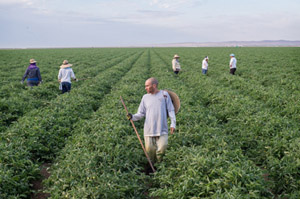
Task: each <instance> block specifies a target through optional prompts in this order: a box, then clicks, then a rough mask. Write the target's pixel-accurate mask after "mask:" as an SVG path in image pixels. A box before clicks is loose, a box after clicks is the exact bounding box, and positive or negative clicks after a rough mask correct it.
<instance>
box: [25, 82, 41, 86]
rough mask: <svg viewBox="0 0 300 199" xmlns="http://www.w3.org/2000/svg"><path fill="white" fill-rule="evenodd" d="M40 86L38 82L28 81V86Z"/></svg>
mask: <svg viewBox="0 0 300 199" xmlns="http://www.w3.org/2000/svg"><path fill="white" fill-rule="evenodd" d="M37 85H39V82H38V81H27V86H37Z"/></svg>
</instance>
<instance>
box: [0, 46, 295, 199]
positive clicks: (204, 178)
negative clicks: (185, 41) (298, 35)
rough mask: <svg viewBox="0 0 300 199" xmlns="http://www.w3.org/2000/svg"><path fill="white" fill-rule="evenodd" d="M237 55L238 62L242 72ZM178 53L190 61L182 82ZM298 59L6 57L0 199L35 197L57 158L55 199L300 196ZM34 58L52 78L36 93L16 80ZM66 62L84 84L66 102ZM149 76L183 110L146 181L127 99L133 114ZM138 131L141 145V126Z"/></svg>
mask: <svg viewBox="0 0 300 199" xmlns="http://www.w3.org/2000/svg"><path fill="white" fill-rule="evenodd" d="M230 53H235V54H236V57H237V60H238V63H237V72H236V75H235V76H232V75H229V67H228V64H229V54H230ZM174 54H179V55H180V57H181V58H180V62H181V67H182V71H181V72H180V73H179V74H178V75H175V74H173V72H172V69H171V59H172V57H173V55H174ZM298 54H299V48H152V49H134V48H132V49H45V50H2V51H0V56H1V57H2V58H3V59H2V61H0V67H1V69H3V70H1V74H0V75H1V81H2V83H1V85H0V86H1V88H0V90H1V92H0V95H1V100H0V111H1V113H2V114H1V117H0V151H1V152H0V198H28V197H29V196H30V193H31V192H32V190H31V183H32V181H33V180H36V179H38V178H39V177H40V176H39V166H40V165H41V164H42V163H44V162H49V161H50V162H52V166H51V170H50V171H51V176H50V178H49V179H48V180H46V182H45V185H46V186H47V192H48V193H51V198H194V199H196V198H299V190H300V173H299V168H300V157H299V154H300V151H299V150H300V148H299V141H300V136H299V132H300V126H299V121H300V116H299V115H300V114H299V113H300V112H299V111H300V107H299V104H300V103H299V99H300V93H299V83H298V82H299V75H300V67H299V63H300V58H299V56H298ZM204 56H209V57H210V60H209V68H208V75H207V76H203V75H202V73H201V62H202V59H203V58H204ZM30 58H35V59H36V60H37V61H38V66H39V67H40V69H41V73H42V77H43V80H44V84H42V85H41V86H39V87H35V88H33V89H28V88H27V87H26V86H25V85H21V84H20V83H19V82H20V80H21V77H22V75H23V73H24V72H25V69H26V67H27V64H28V60H29V59H30ZM64 59H68V60H69V61H70V63H72V64H73V68H74V71H75V74H76V76H77V78H79V79H80V78H82V79H85V80H82V81H79V82H74V83H72V91H71V93H69V94H64V95H61V94H60V92H59V91H58V83H57V82H56V81H57V80H56V79H57V73H58V69H59V65H60V64H61V62H62V61H63V60H64ZM20 66H21V67H20ZM8 67H9V69H10V70H5V68H8ZM152 76H153V77H156V78H157V79H158V80H159V88H161V89H164V88H166V89H171V90H173V91H175V92H176V93H177V94H178V95H179V97H180V100H181V110H180V111H179V113H178V114H177V117H176V119H177V128H176V131H175V134H174V135H170V136H169V147H168V150H167V153H166V155H165V157H164V161H163V162H162V163H161V164H157V165H155V166H156V167H157V170H158V171H157V172H156V173H155V174H150V175H146V174H145V170H146V169H147V160H146V158H145V156H144V154H143V151H142V149H141V146H140V144H139V142H138V140H137V138H136V135H135V133H134V131H133V129H132V127H131V126H130V123H129V122H128V120H127V119H126V113H125V110H124V109H123V107H122V104H121V103H120V98H119V97H120V96H122V97H123V99H124V101H125V103H126V105H127V107H128V109H129V111H130V112H131V113H134V112H135V111H136V110H137V107H138V105H139V103H140V100H141V98H142V96H143V94H145V90H144V82H145V80H146V79H147V78H149V77H152ZM5 81H9V82H5ZM135 124H136V127H137V129H138V132H139V133H140V135H141V137H142V132H143V121H140V122H135Z"/></svg>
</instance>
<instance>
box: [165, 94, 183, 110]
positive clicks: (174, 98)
mask: <svg viewBox="0 0 300 199" xmlns="http://www.w3.org/2000/svg"><path fill="white" fill-rule="evenodd" d="M165 91H167V92H168V93H169V95H170V97H171V100H172V103H173V106H174V108H175V114H177V113H178V111H179V109H180V100H179V97H178V95H177V94H176V93H174V92H172V91H169V90H165Z"/></svg>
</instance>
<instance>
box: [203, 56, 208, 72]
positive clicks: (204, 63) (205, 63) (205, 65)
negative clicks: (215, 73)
mask: <svg viewBox="0 0 300 199" xmlns="http://www.w3.org/2000/svg"><path fill="white" fill-rule="evenodd" d="M207 68H208V63H207V61H206V59H205V58H204V59H203V61H202V69H205V70H207Z"/></svg>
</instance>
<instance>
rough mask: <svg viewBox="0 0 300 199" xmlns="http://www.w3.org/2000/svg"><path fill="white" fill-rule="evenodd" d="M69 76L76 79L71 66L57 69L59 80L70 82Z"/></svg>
mask: <svg viewBox="0 0 300 199" xmlns="http://www.w3.org/2000/svg"><path fill="white" fill-rule="evenodd" d="M71 78H73V79H76V77H75V74H74V72H73V70H72V68H61V69H59V72H58V79H59V80H60V82H69V83H71Z"/></svg>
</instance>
